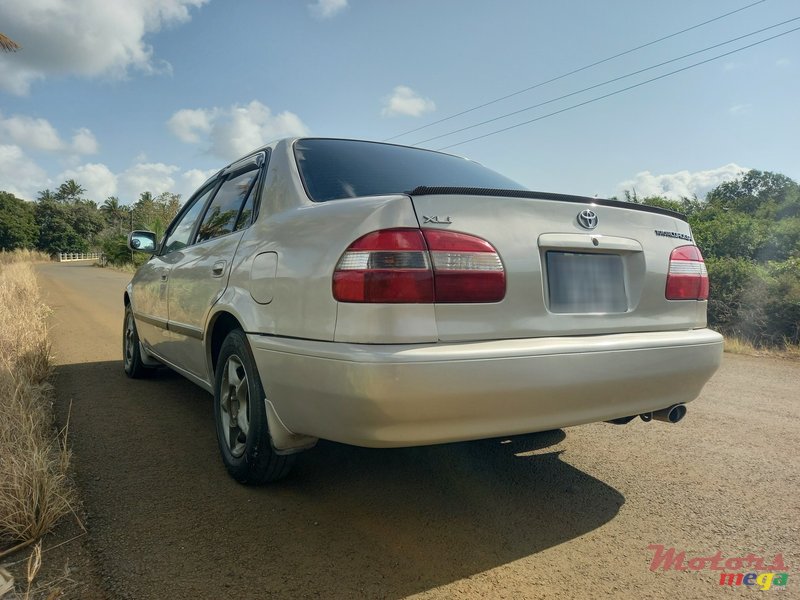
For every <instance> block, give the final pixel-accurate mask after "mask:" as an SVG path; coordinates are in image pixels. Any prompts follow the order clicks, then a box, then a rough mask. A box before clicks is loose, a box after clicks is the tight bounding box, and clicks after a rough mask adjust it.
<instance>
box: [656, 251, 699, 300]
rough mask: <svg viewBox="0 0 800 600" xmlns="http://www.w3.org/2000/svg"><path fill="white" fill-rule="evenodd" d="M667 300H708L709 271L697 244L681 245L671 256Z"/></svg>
mask: <svg viewBox="0 0 800 600" xmlns="http://www.w3.org/2000/svg"><path fill="white" fill-rule="evenodd" d="M665 295H666V298H667V300H707V299H708V271H706V265H705V262H703V255H702V254H701V253H700V249H699V248H698V247H697V246H680V247H678V248H675V249H674V250H673V251H672V254H671V255H670V257H669V273H668V274H667V289H666V293H665Z"/></svg>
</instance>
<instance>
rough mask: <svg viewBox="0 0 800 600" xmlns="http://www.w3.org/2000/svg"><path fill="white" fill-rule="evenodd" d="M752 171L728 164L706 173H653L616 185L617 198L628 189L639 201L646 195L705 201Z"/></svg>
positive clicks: (647, 172) (644, 173)
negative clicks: (718, 189) (723, 187)
mask: <svg viewBox="0 0 800 600" xmlns="http://www.w3.org/2000/svg"><path fill="white" fill-rule="evenodd" d="M746 171H749V169H747V168H745V167H740V166H739V165H737V164H735V163H729V164H727V165H724V166H722V167H718V168H716V169H709V170H707V171H693V172H692V171H678V172H677V173H667V174H664V175H654V174H653V173H651V172H650V171H642V172H641V173H637V174H636V176H635V177H634V178H633V179H629V180H627V181H623V182H622V183H620V184H619V185H618V186H617V195H618V196H620V197H621V196H623V194H624V191H625V190H635V191H636V195H637V196H639V197H640V198H644V197H646V196H665V197H667V198H674V199H679V198H681V197H683V196H686V197H689V198H691V197H692V196H695V195H696V196H697V197H698V198H701V199H702V198H704V197H705V195H706V194H707V193H708V192H710V191H711V190H712V189H714V188H715V187H717V186H718V185H719V184H720V183H722V182H724V181H730V180H731V179H736V178H737V177H738V176H739V175H741V174H742V173H743V172H746Z"/></svg>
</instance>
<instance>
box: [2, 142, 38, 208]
mask: <svg viewBox="0 0 800 600" xmlns="http://www.w3.org/2000/svg"><path fill="white" fill-rule="evenodd" d="M49 185H50V181H49V179H48V178H47V173H46V172H45V170H44V169H42V168H41V167H40V166H39V165H37V164H36V163H35V162H34V161H33V160H32V159H31V158H30V157H28V156H27V155H26V154H25V152H23V150H22V148H20V147H19V146H16V145H13V144H0V190H3V191H5V192H11V193H12V194H14V195H15V196H19V197H20V198H25V199H26V200H34V199H35V198H36V193H37V192H38V191H39V190H42V189H45V188H46V187H48V186H49Z"/></svg>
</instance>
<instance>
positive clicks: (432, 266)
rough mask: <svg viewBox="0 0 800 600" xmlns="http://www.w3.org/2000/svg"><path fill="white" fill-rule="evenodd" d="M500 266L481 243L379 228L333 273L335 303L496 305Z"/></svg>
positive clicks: (359, 242) (446, 234)
mask: <svg viewBox="0 0 800 600" xmlns="http://www.w3.org/2000/svg"><path fill="white" fill-rule="evenodd" d="M505 290H506V279H505V270H504V269H503V263H502V262H501V260H500V257H499V256H498V254H497V251H496V250H495V249H494V247H493V246H492V245H491V244H490V243H489V242H487V241H485V240H482V239H480V238H476V237H474V236H471V235H466V234H463V233H453V232H449V231H440V230H436V229H430V230H425V231H422V230H420V229H385V230H382V231H374V232H372V233H368V234H367V235H365V236H362V237H360V238H359V239H357V240H356V241H355V242H353V243H352V244H351V245H350V247H349V248H348V249H347V250H346V251H345V253H344V254H343V255H342V258H341V259H339V263H338V264H337V265H336V270H335V271H334V274H333V297H334V298H335V299H336V300H338V301H339V302H373V303H429V302H450V303H454V302H499V301H500V300H502V299H503V297H504V296H505Z"/></svg>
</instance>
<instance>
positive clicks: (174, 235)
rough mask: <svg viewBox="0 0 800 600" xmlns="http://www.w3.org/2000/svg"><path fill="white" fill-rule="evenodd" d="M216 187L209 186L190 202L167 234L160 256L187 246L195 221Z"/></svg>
mask: <svg viewBox="0 0 800 600" xmlns="http://www.w3.org/2000/svg"><path fill="white" fill-rule="evenodd" d="M215 187H216V186H215V185H212V186H210V187H209V188H208V189H207V190H206V191H205V192H204V193H202V194H200V195H199V196H197V197H196V198H195V199H194V200H193V201H192V202H193V203H192V206H191V207H189V209H188V210H187V211H186V212H185V213H183V216H182V217H181V218H180V220H179V221H178V222H177V223H176V224H175V226H174V227H173V228H172V230H171V231H170V232H169V234H167V239H166V240H164V246H163V249H162V251H161V253H162V254H168V253H170V252H175V251H176V250H180V249H182V248H185V247H186V246H188V245H189V240H190V238H191V236H192V232H193V231H194V226H195V224H196V223H197V219H198V217H199V216H200V213H201V212H202V210H203V207H204V206H205V204H206V200H208V197H209V196H210V195H211V194H212V193H213V192H214V188H215Z"/></svg>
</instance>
